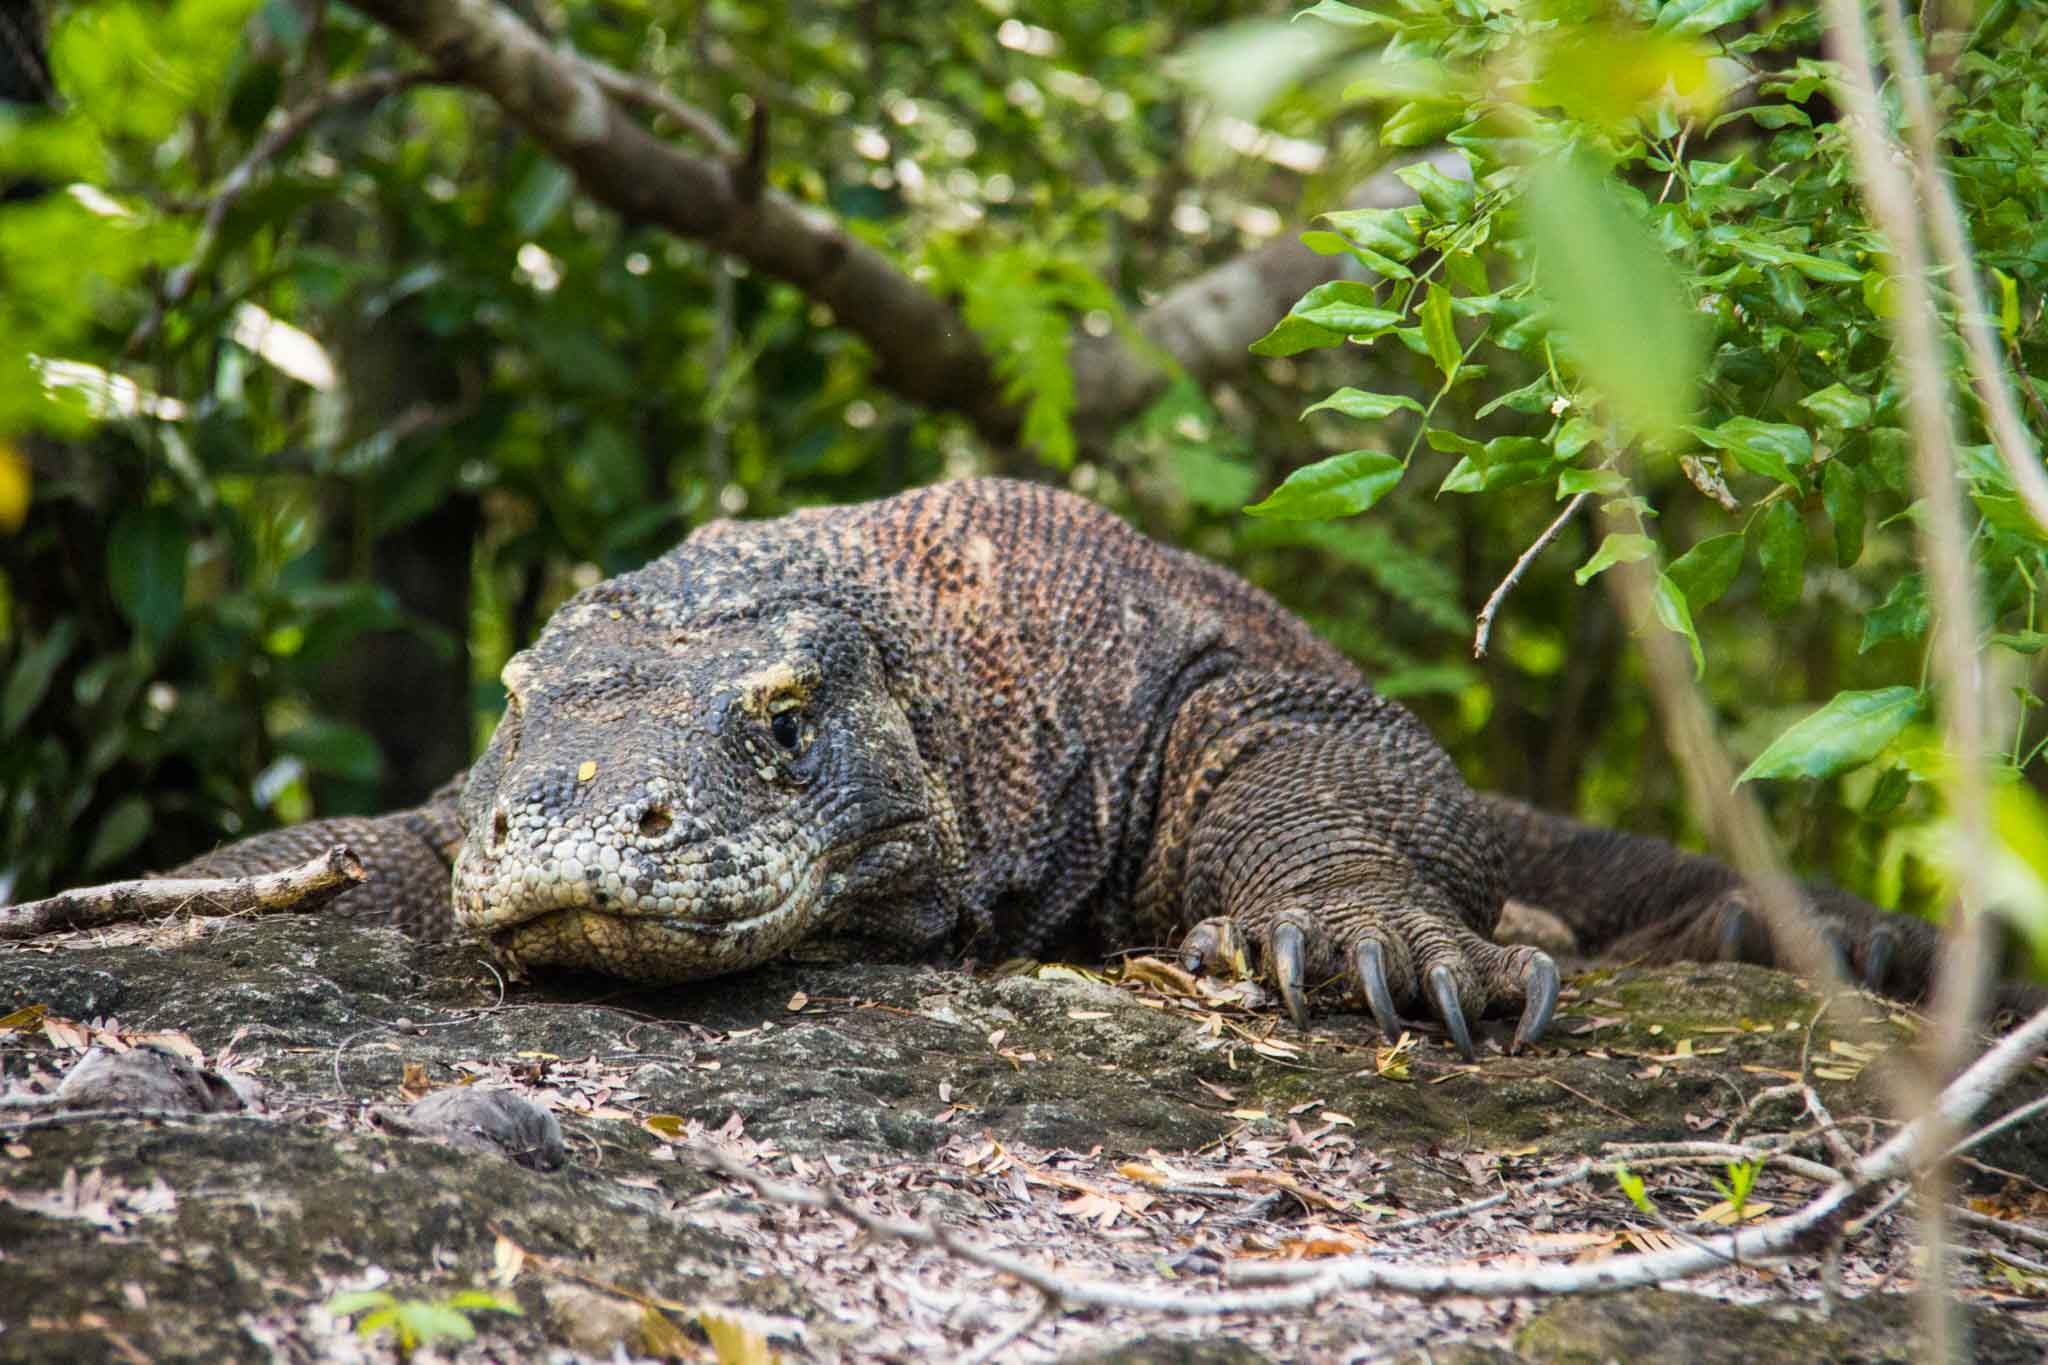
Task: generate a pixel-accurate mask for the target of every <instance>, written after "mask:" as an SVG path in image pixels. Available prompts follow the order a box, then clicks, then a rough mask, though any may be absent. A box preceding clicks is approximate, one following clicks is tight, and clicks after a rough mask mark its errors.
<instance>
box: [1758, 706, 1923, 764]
mask: <svg viewBox="0 0 2048 1365" xmlns="http://www.w3.org/2000/svg"><path fill="white" fill-rule="evenodd" d="M1921 704H1922V698H1921V695H1920V689H1919V688H1917V687H1881V688H1878V689H1877V690H1876V691H1872V692H1837V693H1836V694H1835V696H1834V698H1833V699H1832V700H1830V701H1829V702H1828V704H1827V705H1825V706H1823V707H1821V708H1820V709H1819V710H1818V711H1815V712H1814V713H1813V714H1812V715H1810V716H1808V717H1806V718H1805V719H1804V720H1801V721H1799V722H1797V723H1796V724H1794V725H1793V726H1792V727H1791V728H1790V729H1788V730H1786V731H1785V733H1784V734H1782V735H1779V736H1778V737H1777V738H1776V739H1774V740H1772V741H1771V745H1770V747H1769V748H1767V749H1765V750H1764V751H1763V752H1762V753H1760V754H1758V755H1757V756H1756V761H1755V762H1754V763H1752V764H1750V765H1749V766H1748V767H1747V768H1744V769H1743V770H1742V776H1740V777H1738V778H1736V779H1735V780H1736V781H1737V782H1738V783H1740V782H1747V781H1749V780H1750V779H1751V778H1758V777H1764V778H1779V777H1811V778H1822V777H1833V776H1834V775H1835V774H1837V773H1845V772H1847V771H1849V770H1850V769H1851V768H1860V767H1862V766H1863V765H1864V764H1865V763H1868V762H1869V761H1870V760H1871V759H1873V758H1876V757H1877V756H1878V754H1879V753H1881V752H1883V750H1884V746H1885V745H1887V744H1889V743H1891V742H1892V741H1893V740H1894V739H1896V738H1898V735H1899V732H1900V731H1902V730H1904V729H1905V728H1906V727H1907V726H1908V725H1910V724H1912V722H1913V718H1914V717H1915V716H1917V715H1919V714H1920V708H1921Z"/></svg>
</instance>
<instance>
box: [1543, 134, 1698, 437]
mask: <svg viewBox="0 0 2048 1365" xmlns="http://www.w3.org/2000/svg"><path fill="white" fill-rule="evenodd" d="M1522 217H1523V221H1524V224H1525V226H1526V229H1527V232H1528V235H1529V241H1530V244H1531V246H1532V247H1533V250H1534V258H1535V266H1536V283H1537V286H1538V288H1539V289H1540V290H1541V292H1542V294H1543V296H1544V298H1545V299H1546V300H1547V301H1548V302H1549V304H1550V309H1551V314H1552V318H1553V321H1554V322H1555V324H1556V326H1557V328H1558V330H1559V331H1560V332H1561V333H1562V334H1563V336H1564V338H1565V339H1566V341H1567V342H1568V350H1569V353H1570V356H1571V358H1572V360H1573V361H1574V362H1575V364H1576V366H1577V368H1578V369H1579V371H1580V372H1581V373H1582V374H1583V375H1584V377H1585V379H1586V380H1587V381H1588V382H1589V383H1590V384H1591V385H1592V387H1593V388H1595V389H1596V390H1598V391H1599V393H1600V395H1601V396H1602V397H1603V398H1605V399H1606V400H1607V402H1608V403H1609V404H1611V405H1612V406H1613V408H1614V410H1615V411H1616V412H1617V413H1618V414H1619V415H1620V416H1621V418H1622V419H1623V420H1624V421H1626V422H1628V423H1629V425H1630V426H1632V427H1634V428H1635V429H1636V430H1637V431H1638V432H1640V433H1641V434H1642V435H1644V436H1645V437H1648V438H1652V439H1657V438H1662V437H1665V436H1668V435H1670V434H1672V433H1674V432H1675V431H1677V430H1678V428H1679V427H1680V425H1681V424H1682V423H1683V422H1684V421H1685V419H1686V417H1687V416H1688V415H1689V414H1690V412H1691V410H1692V408H1693V405H1694V395H1695V392H1696V390H1697V387H1698V384H1699V378H1700V374H1701V372H1702V369H1703V367H1704V365H1705V362H1706V334H1705V329H1704V328H1703V326H1702V319H1701V317H1700V315H1699V314H1698V313H1696V312H1694V311H1693V308H1692V306H1691V302H1690V299H1689V296H1688V294H1687V292H1686V289H1685V285H1684V283H1683V281H1682V280H1681V279H1680V277H1679V275H1678V272H1677V270H1676V269H1675V268H1674V267H1673V265H1672V262H1671V258H1670V256H1669V254H1668V253H1667V252H1665V250H1664V249H1663V248H1662V247H1661V246H1659V245H1658V243H1657V239H1656V237H1655V235H1654V234H1653V233H1652V232H1651V231H1650V228H1649V226H1648V225H1647V224H1646V223H1645V222H1644V221H1643V219H1642V216H1641V215H1640V214H1639V213H1638V212H1637V211H1636V210H1635V209H1634V208H1633V207H1632V206H1631V205H1630V203H1629V202H1628V201H1627V200H1626V199H1624V198H1623V197H1622V194H1621V192H1620V191H1619V190H1617V189H1616V188H1615V187H1614V186H1613V185H1612V184H1611V183H1610V182H1609V180H1608V179H1607V178H1606V177H1605V176H1603V175H1601V174H1599V173H1598V172H1597V171H1595V170H1594V169H1593V168H1592V167H1591V166H1590V165H1589V164H1588V163H1587V162H1586V161H1584V160H1583V159H1581V158H1578V157H1571V156H1553V157H1549V158H1546V159H1545V160H1543V161H1542V162H1540V163H1539V164H1538V166H1537V168H1536V169H1535V171H1534V172H1533V173H1532V175H1531V178H1530V184H1529V192H1528V195H1527V196H1526V198H1525V199H1524V200H1523V203H1522Z"/></svg>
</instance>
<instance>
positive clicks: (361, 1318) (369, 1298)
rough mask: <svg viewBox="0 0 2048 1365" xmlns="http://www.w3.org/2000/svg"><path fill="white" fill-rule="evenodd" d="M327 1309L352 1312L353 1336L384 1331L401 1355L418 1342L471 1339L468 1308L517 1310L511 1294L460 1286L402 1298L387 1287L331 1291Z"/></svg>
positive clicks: (515, 1313)
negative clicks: (435, 1296)
mask: <svg viewBox="0 0 2048 1365" xmlns="http://www.w3.org/2000/svg"><path fill="white" fill-rule="evenodd" d="M327 1311H328V1312H330V1313H333V1314H335V1315H337V1316H339V1317H352V1318H355V1319H356V1334H357V1335H358V1336H362V1337H381V1336H387V1335H388V1336H389V1337H390V1338H391V1339H392V1344H393V1345H395V1346H396V1347H397V1348H398V1355H399V1359H401V1360H403V1359H406V1358H408V1357H409V1356H411V1355H412V1353H413V1352H414V1351H417V1350H418V1349H419V1348H420V1347H422V1346H437V1345H440V1344H442V1343H443V1342H455V1341H474V1340H475V1339H476V1328H475V1327H474V1326H473V1325H471V1323H470V1320H469V1319H470V1317H471V1315H473V1314H476V1313H510V1314H512V1315H513V1316H514V1317H519V1316H522V1314H521V1313H520V1309H519V1305H518V1304H516V1303H514V1302H513V1301H512V1300H510V1299H508V1298H505V1297H503V1296H502V1295H498V1294H492V1293H489V1292H487V1291H485V1290H481V1289H466V1290H459V1291H457V1292H456V1293H453V1294H450V1295H448V1296H446V1297H445V1298H439V1299H401V1298H399V1297H398V1296H397V1295H395V1294H393V1293H391V1292H389V1291H388V1290H383V1289H365V1290H358V1291H356V1292H354V1293H349V1294H336V1295H335V1296H334V1297H333V1298H331V1299H329V1300H328V1301H327Z"/></svg>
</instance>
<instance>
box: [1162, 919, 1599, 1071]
mask: <svg viewBox="0 0 2048 1365" xmlns="http://www.w3.org/2000/svg"><path fill="white" fill-rule="evenodd" d="M1430 927H1431V928H1432V929H1433V930H1434V932H1430V933H1426V934H1418V935H1415V936H1414V937H1413V939H1411V938H1410V937H1407V936H1404V935H1402V934H1401V933H1399V932H1396V931H1395V930H1394V929H1393V928H1392V927H1391V926H1388V925H1386V924H1383V923H1380V922H1378V921H1376V920H1375V921H1371V922H1368V923H1366V924H1363V925H1360V926H1358V927H1356V928H1355V929H1354V930H1353V932H1351V934H1350V935H1349V940H1350V941H1349V945H1348V947H1346V948H1344V949H1343V950H1341V951H1339V950H1338V949H1337V946H1336V944H1335V943H1334V942H1333V941H1332V938H1331V935H1330V932H1329V931H1328V929H1326V928H1325V927H1324V926H1323V925H1322V924H1320V923H1318V922H1317V921H1315V920H1314V919H1312V918H1308V917H1305V916H1300V915H1297V914H1293V913H1287V912H1283V913H1282V914H1280V915H1277V916H1275V917H1274V918H1273V919H1272V920H1271V921H1270V922H1268V923H1267V924H1266V925H1265V926H1264V930H1263V933H1261V934H1260V935H1259V940H1260V949H1261V951H1260V960H1261V963H1262V966H1263V974H1264V975H1265V977H1266V978H1267V980H1268V981H1269V982H1270V984H1271V985H1272V987H1273V989H1274V990H1275V991H1276V992H1277V993H1278V994H1279V996H1280V1001H1281V1003H1282V1004H1283V1005H1284V1006H1285V1007H1286V1009H1287V1013H1288V1016H1289V1017H1290V1018H1291V1019H1293V1021H1294V1023H1295V1026H1296V1027H1297V1028H1300V1029H1302V1030H1304V1031H1306V1030H1307V1028H1308V1026H1309V1009H1308V991H1309V989H1310V987H1311V986H1312V985H1313V984H1314V983H1316V982H1318V981H1322V980H1326V979H1330V978H1334V977H1336V976H1337V975H1339V964H1340V963H1341V964H1342V970H1343V974H1344V975H1345V976H1346V977H1348V980H1347V983H1346V984H1348V985H1349V986H1350V987H1351V989H1352V991H1353V993H1355V994H1356V995H1357V996H1359V997H1361V998H1362V999H1363V1000H1364V1002H1365V1006H1366V1008H1367V1009H1368V1010H1370V1011H1371V1012H1372V1017H1373V1022H1374V1023H1375V1024H1377V1025H1378V1026H1379V1030H1380V1032H1381V1033H1382V1034H1384V1035H1385V1036H1386V1037H1387V1038H1388V1039H1390V1040H1391V1039H1394V1038H1398V1037H1399V1036H1400V1035H1401V1032H1402V1030H1403V1029H1405V1028H1408V1027H1410V1025H1409V1024H1408V1023H1407V1022H1405V1021H1404V1020H1403V1019H1402V1016H1401V1013H1400V1011H1399V1009H1398V1008H1397V1006H1398V1005H1407V1006H1409V1007H1410V1008H1413V1007H1415V1006H1416V1005H1417V1004H1418V1003H1425V1004H1426V1007H1427V1008H1428V1009H1429V1010H1430V1012H1431V1013H1433V1014H1434V1015H1435V1016H1436V1018H1437V1020H1438V1021H1439V1022H1440V1024H1441V1025H1442V1028H1443V1030H1444V1032H1445V1033H1447V1034H1449V1035H1450V1038H1451V1042H1452V1043H1453V1044H1454V1045H1455V1046H1456V1047H1457V1049H1458V1051H1459V1053H1460V1054H1461V1055H1462V1056H1463V1057H1464V1058H1465V1059H1466V1060H1467V1061H1471V1060H1473V1059H1474V1058H1475V1057H1476V1056H1477V1049H1476V1048H1475V1047H1474V1046H1473V1043H1472V1029H1471V1026H1470V1024H1469V1023H1468V1022H1467V1010H1468V1008H1469V1009H1470V1010H1471V1011H1472V1012H1473V1013H1474V1014H1487V1013H1496V1012H1505V1010H1507V1009H1509V1008H1512V1007H1514V1006H1515V1005H1517V1004H1519V1005H1520V1008H1521V1017H1520V1020H1519V1022H1518V1023H1517V1024H1516V1026H1515V1035H1514V1040H1513V1041H1512V1042H1511V1043H1510V1044H1509V1048H1508V1050H1509V1051H1510V1052H1515V1051H1519V1050H1521V1049H1522V1048H1524V1047H1526V1046H1528V1045H1529V1044H1531V1043H1534V1042H1536V1041H1537V1040H1538V1039H1539V1038H1541V1037H1542V1036H1543V1034H1544V1032H1545V1031H1546V1030H1547V1029H1548V1028H1549V1027H1550V1021H1551V1017H1552V1016H1553V1015H1554V1014H1555V1013H1556V1010H1557V997H1558V990H1559V987H1560V984H1561V982H1560V978H1559V975H1558V970H1557V964H1556V963H1555V962H1554V961H1552V960H1551V958H1550V955H1549V954H1547V953H1544V952H1542V951H1540V950H1538V949H1535V948H1528V947H1515V948H1503V947H1500V946H1498V945H1496V944H1492V943H1489V942H1487V941H1486V940H1484V939H1482V938H1480V937H1479V936H1478V935H1476V934H1474V933H1472V932H1470V931H1469V930H1465V929H1462V928H1459V929H1458V930H1457V931H1456V932H1454V933H1452V934H1450V935H1446V934H1444V933H1443V932H1442V930H1443V928H1444V926H1443V924H1442V922H1441V921H1440V920H1436V919H1434V917H1432V918H1431V920H1430ZM1411 941H1420V942H1423V943H1426V944H1427V948H1426V950H1425V952H1424V953H1423V954H1422V961H1421V962H1420V963H1418V962H1417V954H1416V953H1415V952H1414V951H1412V950H1411V948H1410V943H1411ZM1249 945H1250V938H1249V936H1248V935H1247V933H1246V931H1245V929H1244V928H1243V927H1242V926H1241V925H1240V924H1239V923H1238V922H1237V920H1236V919H1234V918H1232V917H1230V916H1227V915H1219V916H1215V917H1213V918H1210V919H1205V920H1203V921H1201V922H1200V923H1198V924H1196V925H1195V926H1194V928H1192V929H1190V930H1189V931H1188V935H1187V938H1186V939H1185V940H1184V941H1183V942H1182V944H1181V965H1182V966H1184V967H1186V968H1187V970H1189V971H1191V972H1206V973H1210V974H1214V975H1234V976H1243V975H1247V974H1249V968H1250V954H1249V951H1248V949H1249Z"/></svg>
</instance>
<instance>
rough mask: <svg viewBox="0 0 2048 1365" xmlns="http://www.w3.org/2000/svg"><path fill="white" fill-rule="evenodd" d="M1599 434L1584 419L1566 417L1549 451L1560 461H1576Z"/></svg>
mask: <svg viewBox="0 0 2048 1365" xmlns="http://www.w3.org/2000/svg"><path fill="white" fill-rule="evenodd" d="M1482 415H1483V414H1482ZM1599 434H1600V433H1599V432H1598V431H1596V430H1595V429H1594V427H1593V424H1592V423H1591V422H1588V421H1587V420H1586V419H1585V418H1583V417H1568V418H1566V419H1565V423H1564V425H1563V426H1561V427H1559V428H1558V429H1557V435H1556V437H1555V438H1554V439H1553V440H1552V441H1551V449H1553V450H1555V451H1556V452H1557V458H1558V459H1560V460H1576V459H1577V458H1578V457H1579V452H1580V451H1582V450H1584V449H1585V448H1586V447H1587V446H1589V445H1591V444H1593V441H1594V439H1595V438H1596V437H1598V436H1599Z"/></svg>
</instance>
